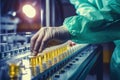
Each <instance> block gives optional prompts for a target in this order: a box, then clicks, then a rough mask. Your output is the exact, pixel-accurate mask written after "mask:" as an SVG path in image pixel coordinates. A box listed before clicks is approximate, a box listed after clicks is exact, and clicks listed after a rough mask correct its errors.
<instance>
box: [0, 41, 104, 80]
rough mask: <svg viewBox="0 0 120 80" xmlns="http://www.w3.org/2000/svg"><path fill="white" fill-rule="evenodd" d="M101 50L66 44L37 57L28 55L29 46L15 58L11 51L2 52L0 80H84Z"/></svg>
mask: <svg viewBox="0 0 120 80" xmlns="http://www.w3.org/2000/svg"><path fill="white" fill-rule="evenodd" d="M100 48H101V47H100V46H97V45H88V44H77V45H75V46H73V47H71V46H69V45H68V44H67V43H65V44H62V45H59V46H54V47H50V48H47V49H45V50H44V51H43V52H42V53H39V55H38V56H31V55H30V51H29V46H28V45H26V46H24V47H21V48H18V49H15V50H14V51H15V52H17V54H16V55H15V54H14V53H15V52H14V51H13V52H11V51H9V52H4V54H5V53H6V54H7V55H6V57H4V58H2V59H1V60H0V80H3V79H4V80H26V79H28V80H84V79H85V77H86V76H87V74H88V73H89V71H90V69H91V68H92V67H93V65H94V64H95V62H96V61H97V59H98V58H99V57H100V55H101V53H102V49H100ZM2 54H3V53H2ZM99 67H100V65H99ZM99 74H100V73H99Z"/></svg>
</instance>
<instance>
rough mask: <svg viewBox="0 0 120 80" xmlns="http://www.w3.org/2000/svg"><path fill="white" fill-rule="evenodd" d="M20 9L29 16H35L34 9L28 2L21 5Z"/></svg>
mask: <svg viewBox="0 0 120 80" xmlns="http://www.w3.org/2000/svg"><path fill="white" fill-rule="evenodd" d="M22 11H23V13H24V14H25V15H26V16H27V17H29V18H34V17H35V16H36V9H35V8H34V7H33V6H32V5H30V4H25V5H24V6H23V7H22Z"/></svg>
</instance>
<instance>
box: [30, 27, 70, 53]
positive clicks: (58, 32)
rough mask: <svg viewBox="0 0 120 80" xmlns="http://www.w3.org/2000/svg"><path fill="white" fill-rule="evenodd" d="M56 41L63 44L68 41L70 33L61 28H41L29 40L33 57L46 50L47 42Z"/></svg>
mask: <svg viewBox="0 0 120 80" xmlns="http://www.w3.org/2000/svg"><path fill="white" fill-rule="evenodd" d="M52 39H57V40H60V41H62V42H65V41H67V40H69V39H70V33H69V32H68V30H67V29H66V28H65V27H63V26H60V27H42V28H41V29H40V30H39V31H38V32H37V33H36V34H35V35H34V36H33V37H32V38H31V51H32V53H34V54H33V55H37V53H39V52H41V51H42V50H44V49H45V48H46V45H47V43H48V41H50V40H52Z"/></svg>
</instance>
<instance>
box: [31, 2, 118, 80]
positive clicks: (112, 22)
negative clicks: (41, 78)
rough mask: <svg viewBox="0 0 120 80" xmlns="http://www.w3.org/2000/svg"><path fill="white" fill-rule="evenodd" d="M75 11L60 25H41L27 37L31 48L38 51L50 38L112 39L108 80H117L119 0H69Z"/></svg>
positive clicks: (82, 41) (76, 40)
mask: <svg viewBox="0 0 120 80" xmlns="http://www.w3.org/2000/svg"><path fill="white" fill-rule="evenodd" d="M70 2H71V4H73V5H74V6H75V9H76V13H77V15H75V16H71V17H68V18H66V19H65V20H64V23H63V25H62V26H60V27H44V28H41V29H40V30H39V31H38V32H37V33H36V34H35V35H34V36H33V37H32V38H31V51H32V52H33V53H34V55H37V53H39V52H41V51H42V50H43V49H44V48H45V47H46V44H47V43H48V41H49V40H51V39H58V40H61V41H63V42H64V41H67V40H72V41H74V42H76V43H90V44H94V43H103V42H109V41H114V42H115V44H116V48H115V50H114V53H113V55H112V58H111V63H110V64H111V65H110V70H111V80H120V0H70Z"/></svg>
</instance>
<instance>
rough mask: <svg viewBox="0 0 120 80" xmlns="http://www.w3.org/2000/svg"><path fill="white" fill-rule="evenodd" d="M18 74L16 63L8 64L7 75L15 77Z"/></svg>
mask: <svg viewBox="0 0 120 80" xmlns="http://www.w3.org/2000/svg"><path fill="white" fill-rule="evenodd" d="M18 74H19V67H18V66H17V65H16V64H10V65H9V76H10V78H14V77H17V76H18Z"/></svg>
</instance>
